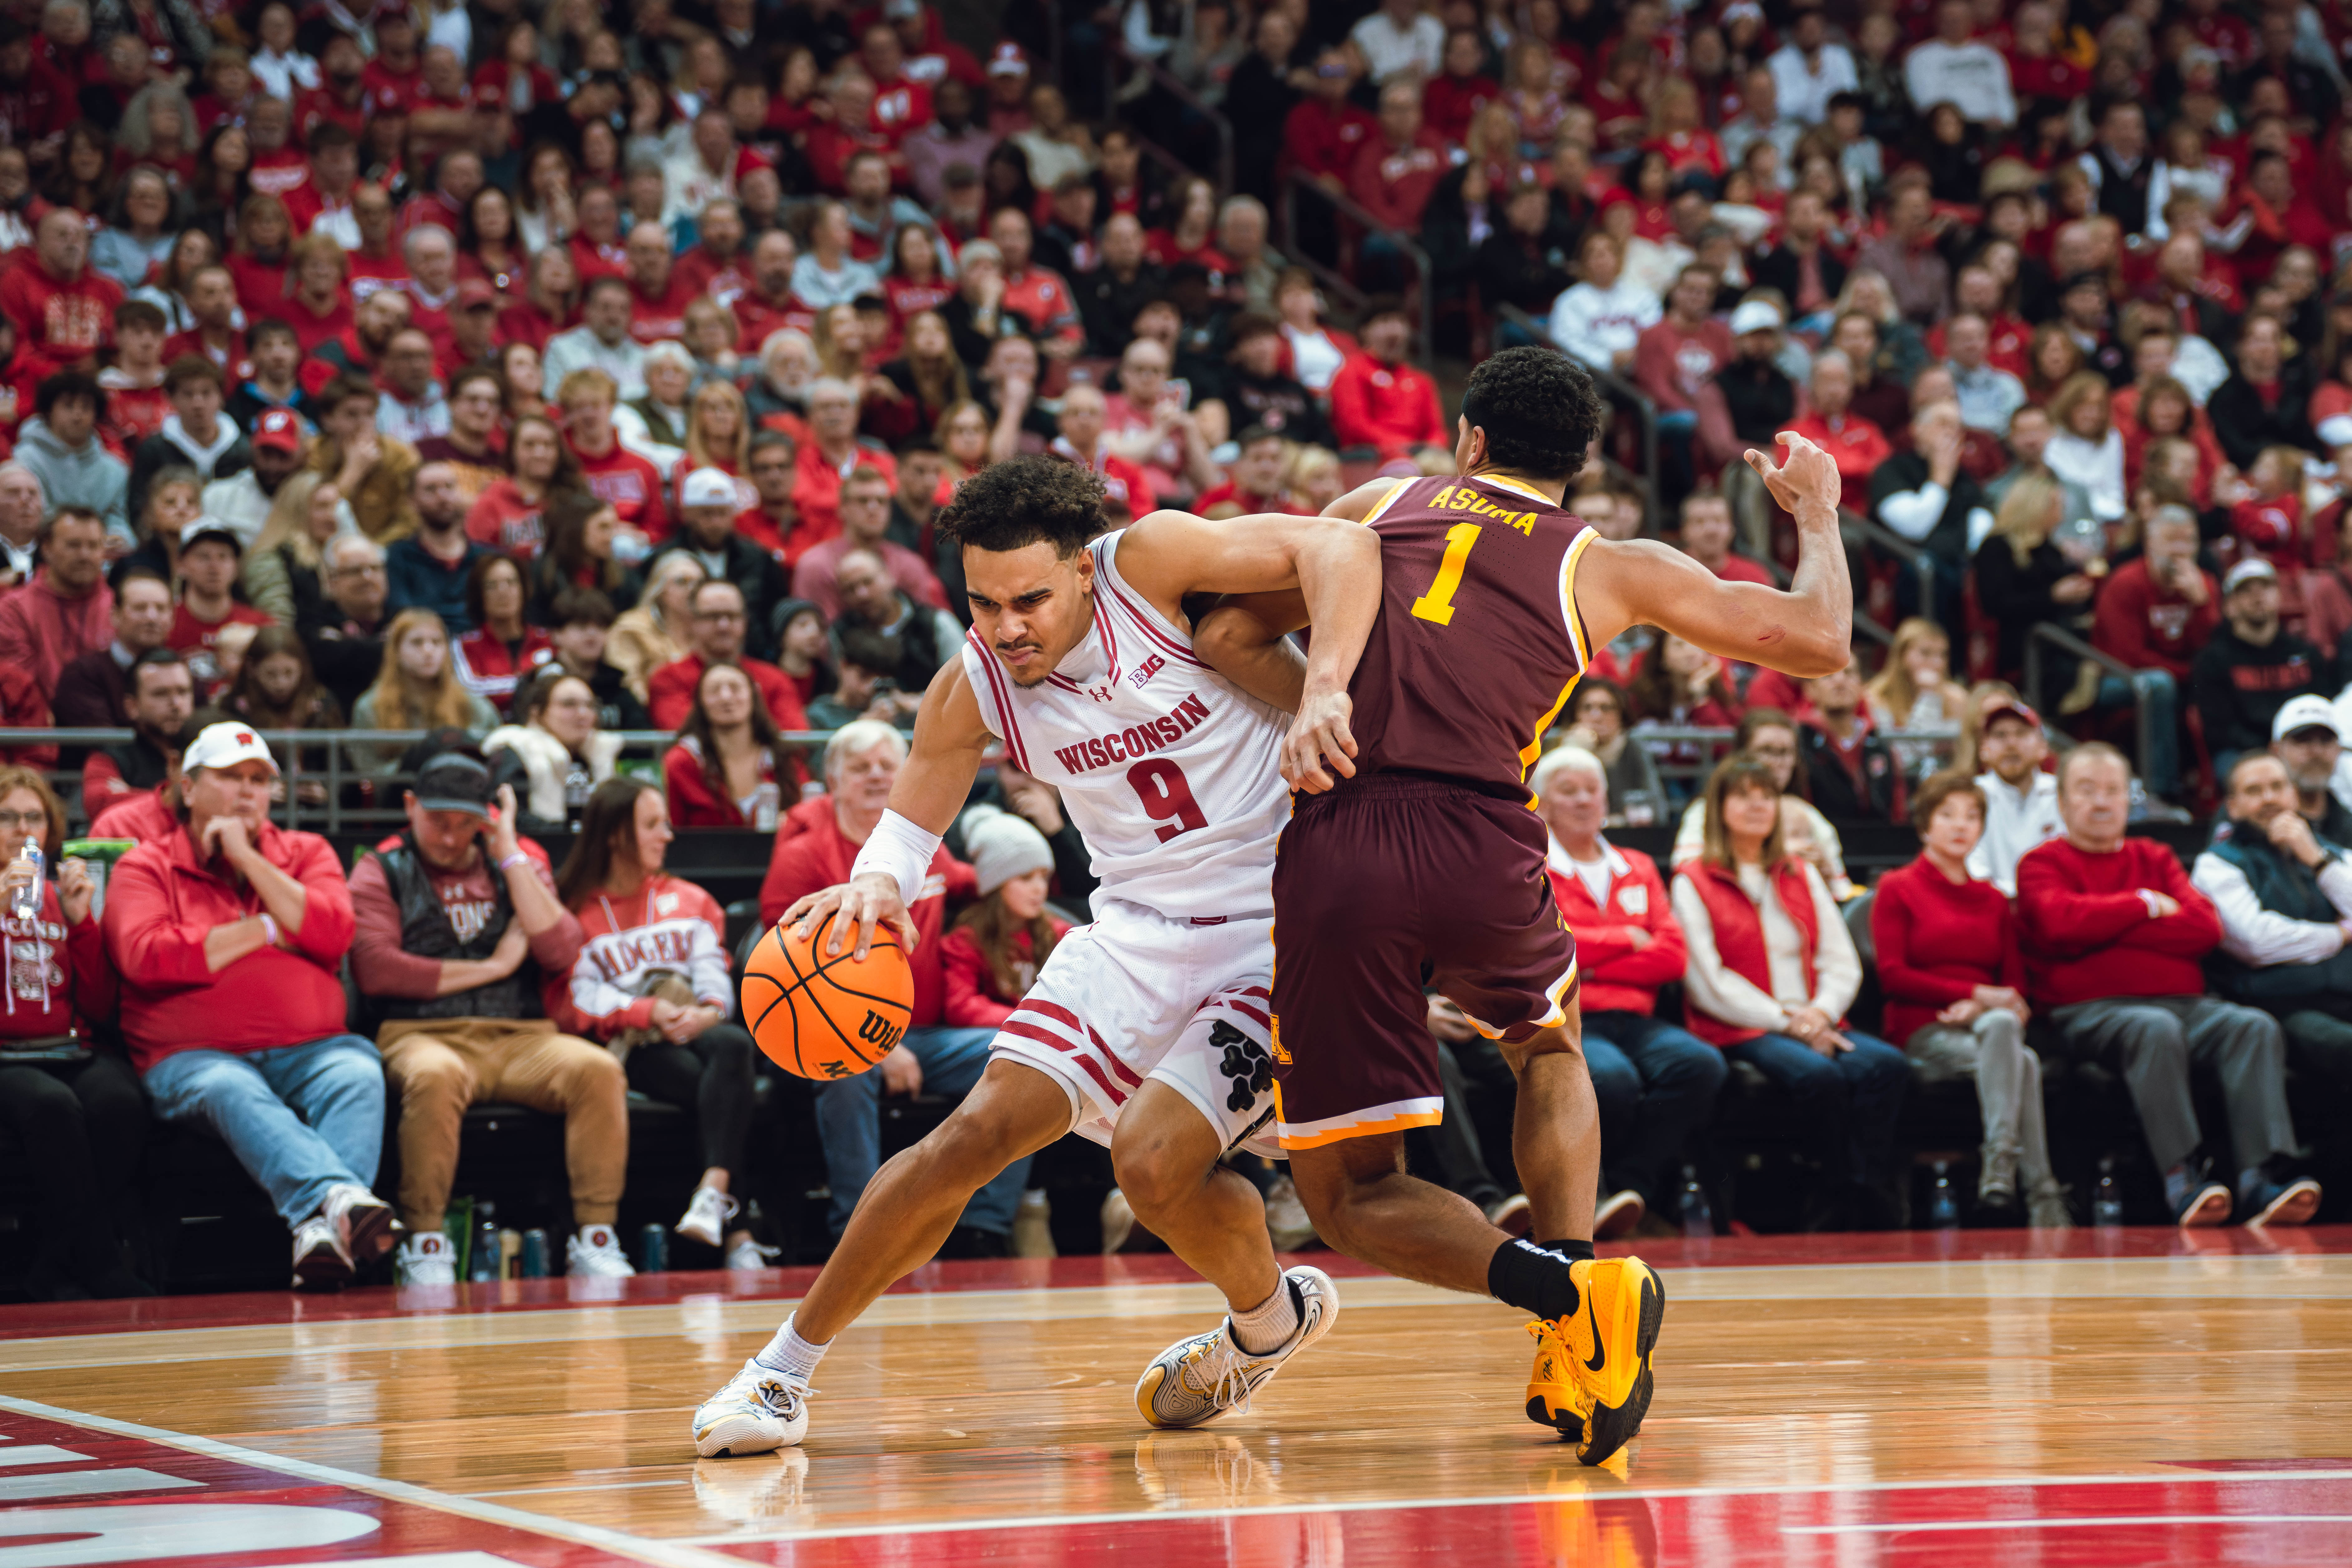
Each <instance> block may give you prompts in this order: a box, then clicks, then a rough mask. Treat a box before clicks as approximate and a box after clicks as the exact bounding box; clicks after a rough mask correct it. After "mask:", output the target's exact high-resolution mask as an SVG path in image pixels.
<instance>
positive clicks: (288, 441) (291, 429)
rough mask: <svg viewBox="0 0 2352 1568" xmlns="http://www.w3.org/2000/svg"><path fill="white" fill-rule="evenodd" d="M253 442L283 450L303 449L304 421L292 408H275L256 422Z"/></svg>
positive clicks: (260, 445) (257, 444) (257, 445)
mask: <svg viewBox="0 0 2352 1568" xmlns="http://www.w3.org/2000/svg"><path fill="white" fill-rule="evenodd" d="M253 444H254V445H255V446H256V447H276V448H278V450H279V451H281V452H299V451H300V450H301V449H302V421H301V420H300V419H299V418H297V417H296V416H295V415H294V411H293V410H292V409H290V408H273V409H271V410H270V411H269V412H268V413H267V414H264V415H263V416H261V417H260V418H259V419H258V420H257V421H256V422H255V423H254V426H253Z"/></svg>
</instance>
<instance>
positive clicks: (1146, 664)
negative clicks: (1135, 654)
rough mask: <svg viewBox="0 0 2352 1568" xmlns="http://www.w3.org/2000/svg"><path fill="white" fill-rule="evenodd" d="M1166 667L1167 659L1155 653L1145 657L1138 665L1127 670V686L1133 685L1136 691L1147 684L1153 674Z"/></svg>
mask: <svg viewBox="0 0 2352 1568" xmlns="http://www.w3.org/2000/svg"><path fill="white" fill-rule="evenodd" d="M1165 668H1168V661H1167V660H1166V659H1164V658H1160V656H1159V655H1158V654H1156V653H1155V654H1153V655H1152V656H1151V657H1150V658H1147V659H1145V660H1144V661H1143V662H1142V663H1141V664H1140V665H1138V666H1137V667H1136V668H1133V669H1130V670H1129V671H1128V672H1127V683H1128V684H1129V686H1132V687H1134V688H1135V689H1137V690H1138V691H1140V690H1142V689H1144V687H1145V686H1146V685H1147V684H1149V683H1150V679H1151V678H1152V677H1153V676H1155V675H1157V674H1159V673H1160V671H1161V670H1163V669H1165Z"/></svg>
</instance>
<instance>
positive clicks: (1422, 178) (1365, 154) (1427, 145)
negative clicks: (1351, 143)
mask: <svg viewBox="0 0 2352 1568" xmlns="http://www.w3.org/2000/svg"><path fill="white" fill-rule="evenodd" d="M1445 167H1446V165H1445V143H1444V142H1441V141H1440V140H1438V137H1437V133H1436V132H1433V131H1432V130H1430V129H1429V128H1428V127H1427V126H1425V125H1424V126H1423V127H1422V129H1421V130H1420V132H1417V133H1416V134H1415V135H1414V137H1413V140H1412V146H1410V147H1404V148H1397V147H1391V146H1390V145H1389V143H1388V139H1387V138H1386V137H1384V136H1373V137H1368V138H1366V139H1365V142H1364V144H1363V145H1362V146H1360V147H1359V148H1357V149H1356V155H1355V157H1354V158H1353V159H1351V160H1349V166H1348V195H1349V196H1351V197H1353V198H1354V200H1355V203H1356V205H1358V206H1360V207H1362V208H1363V209H1364V210H1365V211H1366V212H1369V213H1370V214H1371V215H1372V216H1374V217H1376V218H1378V219H1380V221H1381V224H1382V225H1383V226H1386V227H1389V228H1399V229H1403V230H1405V231H1407V232H1408V233H1410V232H1412V231H1413V230H1415V229H1418V228H1420V227H1421V212H1422V209H1423V207H1425V206H1427V205H1429V197H1430V194H1431V193H1432V192H1433V191H1435V190H1436V189H1437V182H1438V181H1439V180H1441V179H1443V178H1444V177H1445Z"/></svg>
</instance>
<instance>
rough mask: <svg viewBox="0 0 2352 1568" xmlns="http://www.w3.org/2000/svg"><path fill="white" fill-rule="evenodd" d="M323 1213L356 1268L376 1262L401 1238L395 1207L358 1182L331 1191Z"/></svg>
mask: <svg viewBox="0 0 2352 1568" xmlns="http://www.w3.org/2000/svg"><path fill="white" fill-rule="evenodd" d="M319 1212H320V1215H323V1216H324V1217H325V1219H326V1221H327V1223H328V1224H329V1225H331V1226H334V1228H335V1242H336V1244H337V1245H338V1246H340V1247H341V1248H342V1249H343V1257H344V1258H346V1259H348V1260H349V1262H350V1264H351V1266H352V1268H366V1267H367V1266H368V1265H369V1264H371V1263H373V1262H374V1261H375V1260H376V1259H377V1258H382V1257H383V1255H384V1254H385V1253H387V1252H390V1251H391V1250H392V1249H393V1247H394V1243H396V1242H397V1241H398V1240H399V1239H400V1222H399V1221H398V1220H397V1219H395V1218H394V1217H393V1213H392V1205H390V1204H388V1203H385V1202H384V1201H383V1199H382V1198H380V1197H377V1196H376V1195H375V1194H373V1193H372V1192H370V1191H368V1190H367V1189H366V1188H365V1187H362V1186H361V1185H360V1184H358V1183H356V1182H345V1183H344V1184H342V1185H341V1186H339V1187H333V1188H330V1189H329V1190H328V1193H327V1206H326V1207H325V1208H323V1209H321V1210H320V1211H319Z"/></svg>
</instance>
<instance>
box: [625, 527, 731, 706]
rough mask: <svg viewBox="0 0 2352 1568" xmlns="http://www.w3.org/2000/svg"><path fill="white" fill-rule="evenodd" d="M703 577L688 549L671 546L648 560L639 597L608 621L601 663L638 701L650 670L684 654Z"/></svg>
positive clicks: (673, 661) (641, 698) (672, 661)
mask: <svg viewBox="0 0 2352 1568" xmlns="http://www.w3.org/2000/svg"><path fill="white" fill-rule="evenodd" d="M708 576H709V573H707V572H705V571H704V570H703V568H702V563H701V562H699V561H697V560H696V559H695V558H694V555H693V552H690V551H685V550H673V551H671V552H668V553H667V554H666V555H663V556H661V557H660V558H658V559H657V560H656V561H655V562H654V563H653V568H652V574H651V575H650V576H648V577H647V578H646V592H645V596H644V597H643V598H642V599H640V600H638V602H637V604H636V605H635V608H633V609H630V610H628V611H626V612H625V613H624V614H623V615H622V616H621V617H620V618H619V619H618V620H616V621H614V623H613V631H612V635H611V636H610V637H607V638H605V641H604V662H605V663H607V664H609V665H611V666H612V667H613V668H615V669H617V670H619V671H620V672H621V679H622V682H623V683H624V684H625V685H626V686H627V687H628V689H629V690H630V692H631V693H632V694H633V695H634V696H635V698H636V700H638V701H640V702H643V701H645V700H646V679H647V678H648V677H650V676H651V675H652V674H653V672H654V671H655V670H656V669H659V668H661V667H662V666H663V665H666V664H676V663H677V661H678V660H679V659H681V658H685V657H686V653H687V648H688V646H689V641H690V639H689V637H688V634H689V632H690V631H691V629H692V627H691V624H690V623H691V622H692V620H693V616H692V615H691V614H690V613H689V611H688V605H692V604H693V603H694V591H695V590H696V589H697V588H699V587H701V586H702V583H703V579H704V578H706V577H708Z"/></svg>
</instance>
